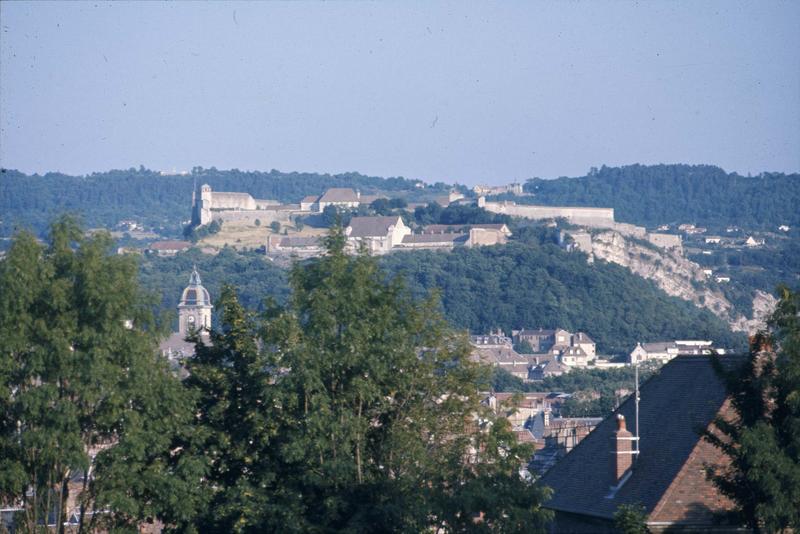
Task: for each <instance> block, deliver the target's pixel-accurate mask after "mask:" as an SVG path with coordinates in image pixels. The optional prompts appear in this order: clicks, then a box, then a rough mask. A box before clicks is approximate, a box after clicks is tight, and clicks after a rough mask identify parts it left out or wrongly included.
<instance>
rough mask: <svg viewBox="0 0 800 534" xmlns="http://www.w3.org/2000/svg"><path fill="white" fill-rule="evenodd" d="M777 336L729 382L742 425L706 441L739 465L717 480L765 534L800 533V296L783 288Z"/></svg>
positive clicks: (735, 422)
mask: <svg viewBox="0 0 800 534" xmlns="http://www.w3.org/2000/svg"><path fill="white" fill-rule="evenodd" d="M780 291H781V293H782V295H781V299H780V302H779V303H778V307H777V309H776V311H775V313H774V314H773V316H772V319H771V320H770V322H769V326H770V331H769V332H765V333H761V334H759V335H757V336H755V337H754V338H753V340H752V344H751V354H750V358H749V360H748V361H747V363H746V364H745V365H744V366H743V367H742V369H741V370H739V371H738V372H736V373H733V374H726V375H725V376H726V378H727V380H728V389H729V391H730V393H731V398H732V405H733V409H734V412H735V414H734V417H732V418H731V417H729V418H725V417H719V418H717V419H716V420H715V426H716V428H717V429H718V431H719V432H706V434H705V437H706V439H708V440H709V441H710V442H711V443H713V444H714V445H716V446H717V447H719V448H720V449H722V450H723V451H724V452H725V453H726V454H727V455H728V456H729V457H730V459H731V464H730V467H729V468H728V469H726V470H724V471H722V472H720V473H710V476H711V477H712V480H713V481H714V482H715V483H716V485H717V486H718V487H719V489H720V490H721V491H722V492H723V493H724V494H725V495H727V496H729V497H731V498H732V499H733V500H734V501H735V503H736V505H737V511H738V513H739V516H740V520H742V521H744V522H745V523H746V524H748V525H749V526H750V527H753V528H754V529H756V530H758V531H764V532H782V531H786V530H797V529H798V528H800V293H797V292H792V291H790V290H789V289H787V288H782V289H781V290H780Z"/></svg>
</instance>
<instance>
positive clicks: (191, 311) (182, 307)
mask: <svg viewBox="0 0 800 534" xmlns="http://www.w3.org/2000/svg"><path fill="white" fill-rule="evenodd" d="M213 307H214V306H212V305H211V297H210V296H209V294H208V291H207V290H206V288H204V287H203V285H202V283H201V282H200V275H199V274H198V273H197V267H195V268H193V269H192V275H191V277H190V278H189V285H188V286H186V289H184V290H183V295H181V301H180V303H179V304H178V333H179V334H181V335H182V336H187V335H189V333H191V332H193V331H200V332H201V333H202V331H203V330H209V329H210V328H211V309H212V308H213Z"/></svg>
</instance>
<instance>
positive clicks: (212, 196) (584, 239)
mask: <svg viewBox="0 0 800 534" xmlns="http://www.w3.org/2000/svg"><path fill="white" fill-rule="evenodd" d="M512 192H513V191H512ZM459 197H462V196H461V195H457V196H454V195H452V194H451V195H450V197H448V198H446V199H445V200H443V201H440V202H439V203H440V204H442V205H443V206H446V205H448V204H451V203H452V202H454V201H455V202H458V203H472V202H474V201H471V200H468V199H463V198H459ZM376 198H378V197H377V196H369V197H366V196H362V195H361V193H360V192H359V191H357V190H353V189H351V188H347V187H337V188H330V189H328V190H326V191H325V192H324V193H322V194H321V195H312V196H307V197H305V198H303V199H302V200H301V201H300V202H299V203H298V204H281V203H280V202H278V201H276V200H266V199H256V198H253V197H252V196H251V195H250V194H249V193H235V192H227V191H212V190H211V186H210V185H208V184H203V185H202V186H200V188H199V190H198V191H194V192H192V222H193V224H194V225H195V226H204V225H207V224H210V223H211V222H213V221H220V222H225V221H238V222H240V223H245V224H256V225H258V224H265V225H266V224H270V223H271V222H273V221H277V222H279V223H281V224H286V223H291V221H292V219H293V218H295V217H297V216H302V215H306V214H312V213H322V211H323V210H324V209H325V208H326V207H328V206H335V207H337V208H339V209H345V210H353V209H356V208H358V207H359V206H360V205H361V204H369V203H370V202H371V201H372V200H374V199H376ZM477 205H478V207H481V208H483V209H485V210H487V211H491V212H494V213H500V214H505V215H510V216H512V217H522V218H527V219H534V220H548V219H551V220H552V219H565V220H567V221H568V222H570V223H572V224H574V225H577V226H582V227H586V228H589V229H593V230H613V231H615V232H618V233H620V234H622V235H624V236H628V237H633V238H637V239H642V240H646V241H649V242H650V243H651V244H653V245H655V246H657V247H659V248H662V249H673V250H676V251H678V252H679V253H681V249H682V242H681V237H680V236H679V235H675V234H662V233H651V232H648V231H647V229H645V228H644V227H641V226H635V225H633V224H628V223H621V222H617V221H615V220H614V208H595V207H585V206H541V205H528V204H517V203H516V202H513V201H508V200H506V201H501V202H493V201H492V202H490V201H487V200H486V197H485V196H483V195H481V196H479V197H478V199H477ZM493 231H494V230H493ZM409 233H410V232H409ZM567 233H568V234H569V235H570V236H571V237H572V239H573V241H574V246H575V247H576V248H578V249H580V250H583V251H585V252H587V253H591V250H592V237H591V233H590V232H587V231H575V230H570V231H569V232H567ZM380 234H381V235H383V234H385V232H383V231H381V232H380ZM465 235H466V234H463V235H462V233H458V232H456V233H454V234H453V236H456V237H458V238H463V237H464V236H465ZM456 237H453V239H452V240H449V241H447V242H446V243H445V240H443V239H442V238H441V237H436V238H434V237H431V236H427V237H419V236H409V238H408V239H407V240H404V241H403V243H402V244H401V243H400V240H399V239H397V240H396V241H397V246H402V247H405V248H423V247H425V248H434V245H433V244H432V240H433V241H436V242H437V247H436V248H452V247H453V246H455V240H456ZM505 237H507V236H505ZM505 237H502V238H501V237H496V236H495V237H493V238H492V239H490V241H491V242H493V243H494V242H498V240H502V239H505ZM276 239H277V236H276ZM302 240H306V241H313V239H311V238H305V237H303V238H301V241H302ZM406 241H407V242H406ZM429 241H431V242H430V243H429ZM440 241H441V243H439V242H440ZM470 242H472V241H470ZM476 243H477V242H476ZM311 244H313V245H314V246H315V247H317V246H318V244H316V242H314V243H305V242H303V243H302V245H303V246H301V247H300V248H303V249H305V248H308V247H309V246H310V245H311ZM298 245H299V242H298V243H295V242H294V241H293V240H292V239H291V238H290V239H280V240H276V242H275V243H274V244H273V243H272V241H269V240H268V243H267V250H270V251H275V252H277V251H278V250H279V249H281V248H285V249H296V248H297V247H298ZM439 245H440V246H439ZM312 248H314V247H312ZM384 248H385V247H379V249H380V250H381V251H383V249H384ZM391 248H393V247H392V246H390V247H389V249H391ZM387 250H388V249H387Z"/></svg>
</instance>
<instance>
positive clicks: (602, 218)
mask: <svg viewBox="0 0 800 534" xmlns="http://www.w3.org/2000/svg"><path fill="white" fill-rule="evenodd" d="M478 206H481V207H483V208H484V209H486V211H491V212H494V213H503V214H506V215H511V216H514V217H525V218H528V219H558V218H564V219H567V220H568V221H570V222H573V223H575V224H583V225H586V226H594V227H599V228H608V227H610V226H612V225H613V224H614V208H585V207H563V206H528V205H518V204H517V203H515V202H486V200H485V199H483V197H481V199H479V203H478Z"/></svg>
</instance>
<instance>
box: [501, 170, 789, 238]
mask: <svg viewBox="0 0 800 534" xmlns="http://www.w3.org/2000/svg"><path fill="white" fill-rule="evenodd" d="M525 190H526V191H528V192H530V193H533V194H534V196H532V197H517V198H516V199H515V200H516V201H517V202H526V203H533V204H546V205H562V206H564V205H566V206H598V207H611V208H614V212H615V217H616V219H617V220H618V221H624V222H629V223H633V224H639V225H642V226H648V227H654V226H658V225H661V224H674V223H693V224H698V225H702V226H707V227H710V228H715V229H716V228H725V226H727V225H735V226H741V227H746V228H755V229H758V228H769V229H772V230H774V229H775V228H777V227H778V226H779V225H781V224H788V225H790V226H797V225H800V210H798V209H797V206H798V205H800V175H798V174H788V175H787V174H781V173H762V174H760V175H758V176H754V177H749V176H741V175H738V174H736V173H726V172H725V171H724V170H722V169H720V168H719V167H714V166H713V165H626V166H623V167H606V166H605V165H603V166H602V167H601V168H600V169H592V170H591V171H590V172H589V173H588V174H587V175H586V176H582V177H579V178H566V177H562V178H558V179H556V180H543V179H539V178H534V179H531V180H528V182H527V183H526V184H525Z"/></svg>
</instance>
